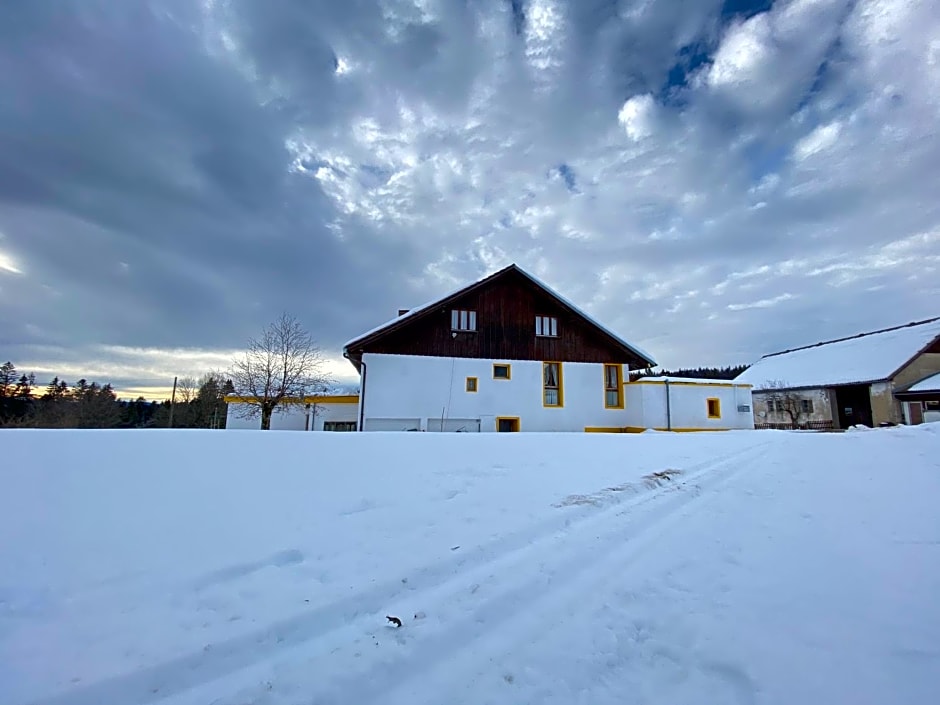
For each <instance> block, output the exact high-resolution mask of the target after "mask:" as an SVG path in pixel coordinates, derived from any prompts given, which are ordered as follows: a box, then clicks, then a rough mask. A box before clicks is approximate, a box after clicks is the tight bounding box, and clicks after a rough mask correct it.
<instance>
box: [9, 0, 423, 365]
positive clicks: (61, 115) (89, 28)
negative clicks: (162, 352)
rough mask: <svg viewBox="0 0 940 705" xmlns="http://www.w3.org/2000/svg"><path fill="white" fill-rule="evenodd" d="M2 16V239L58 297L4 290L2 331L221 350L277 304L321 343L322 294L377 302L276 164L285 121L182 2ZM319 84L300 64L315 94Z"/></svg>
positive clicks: (313, 197) (313, 190) (282, 165)
mask: <svg viewBox="0 0 940 705" xmlns="http://www.w3.org/2000/svg"><path fill="white" fill-rule="evenodd" d="M168 7H169V9H168ZM3 12H4V18H3V20H4V21H2V22H0V25H2V27H3V30H2V32H3V42H2V45H0V46H2V49H0V65H2V67H3V71H2V72H0V92H2V93H3V94H4V95H5V96H8V97H9V98H10V99H9V100H4V101H2V102H0V231H2V232H4V233H5V235H6V237H7V239H8V240H9V241H10V244H11V246H12V248H13V249H14V250H15V251H16V252H18V253H19V254H20V256H21V257H22V258H23V259H24V260H25V261H26V262H27V263H28V265H29V268H28V274H29V283H30V284H32V285H33V286H35V287H38V286H39V282H40V281H42V282H43V283H44V284H45V285H46V286H47V287H51V288H52V289H54V290H56V291H58V292H59V293H60V294H61V298H60V299H59V302H57V303H54V302H48V301H46V302H42V303H43V304H45V305H42V304H40V302H41V300H42V294H41V293H40V292H39V291H38V289H30V287H29V286H24V283H22V282H19V283H18V284H19V287H23V290H22V291H20V292H18V293H20V294H21V296H22V298H18V300H17V301H16V302H15V303H14V302H11V301H9V299H8V300H7V305H5V306H4V307H3V312H2V315H3V317H4V319H5V320H4V321H3V323H4V324H5V325H4V329H5V330H8V331H9V330H10V329H11V328H15V327H17V326H19V327H20V328H22V326H23V325H25V324H26V323H33V324H34V325H36V326H38V327H39V328H41V329H42V328H49V329H53V330H55V331H56V332H57V335H56V336H55V337H56V338H57V339H58V340H62V341H67V340H69V339H72V340H75V341H85V340H107V341H109V342H116V343H117V342H119V343H135V344H145V345H193V346H212V345H223V346H224V345H234V344H236V343H241V342H242V341H243V339H244V337H245V335H246V334H248V333H249V332H253V331H254V329H255V328H257V325H258V324H259V323H260V322H262V321H263V320H265V319H266V318H269V317H270V316H271V312H272V311H273V310H275V309H279V308H281V307H284V308H289V309H291V310H298V309H299V310H298V314H299V315H302V316H303V318H304V319H305V321H306V322H307V324H308V325H309V326H310V327H311V328H314V329H315V330H317V331H318V332H319V334H320V335H321V336H322V337H324V338H326V339H327V340H328V341H329V342H331V343H334V344H335V342H336V341H337V340H338V339H340V338H342V337H343V336H345V335H346V334H347V331H346V330H343V329H342V328H345V327H346V326H348V318H347V319H346V320H344V317H343V316H340V315H339V314H338V312H337V307H336V303H335V300H334V296H336V297H343V298H346V299H347V300H350V299H351V300H352V301H353V302H358V303H359V304H364V303H365V302H366V301H367V300H368V299H367V298H366V297H368V296H371V297H374V296H376V295H378V294H381V287H382V284H378V286H377V287H376V286H373V285H370V280H371V281H375V280H374V279H373V277H374V274H375V272H376V271H377V269H376V268H375V266H374V265H373V264H371V263H370V260H369V259H368V258H366V257H364V256H363V257H360V256H359V255H358V253H356V252H349V251H346V250H344V249H343V248H341V247H340V246H339V245H338V244H337V241H336V238H335V237H334V235H333V234H331V233H330V232H329V231H328V230H327V228H326V224H327V223H329V222H330V220H331V219H332V217H333V206H332V204H331V203H330V202H329V201H328V200H327V199H326V198H325V197H324V195H323V193H322V191H321V190H320V188H319V186H318V185H317V183H316V182H315V181H314V180H312V179H309V178H304V177H302V176H300V175H297V174H295V173H292V172H291V171H290V169H289V167H290V165H291V160H292V155H291V154H290V153H289V152H288V150H287V148H286V147H285V139H286V138H287V136H288V135H289V134H290V132H291V130H292V129H293V126H294V123H292V122H291V121H290V118H292V117H296V116H294V115H291V114H290V111H289V110H285V109H284V108H282V107H281V106H280V105H279V103H278V102H276V101H272V102H270V103H268V104H267V105H262V104H261V103H260V101H259V98H258V95H257V89H256V87H254V86H253V85H252V84H251V83H250V82H248V81H247V80H246V79H245V77H244V76H243V75H241V74H240V73H239V72H238V71H235V70H234V69H233V68H232V66H231V65H230V64H228V63H227V62H225V61H223V60H220V59H219V58H218V57H213V56H211V55H210V54H209V53H208V52H207V50H206V47H205V41H204V38H203V32H202V28H201V25H202V19H201V17H200V14H199V13H198V11H197V6H196V5H194V4H191V3H176V4H173V5H171V6H167V5H165V4H156V3H155V4H153V5H150V6H148V5H146V4H140V3H110V2H107V3H89V2H84V1H82V2H74V3H71V4H67V3H56V4H55V5H54V6H53V5H52V4H49V3H22V4H17V5H15V6H13V5H8V6H7V7H6V9H5V10H4V11H3ZM333 74H334V69H333V65H332V63H329V65H327V66H326V67H325V68H323V70H321V71H319V72H318V71H317V70H316V66H313V65H310V64H306V65H305V69H304V76H305V80H306V81H307V83H308V85H311V86H313V88H312V90H313V91H315V92H319V93H321V94H323V95H324V96H326V97H329V86H330V83H331V82H332V80H333ZM377 247H378V249H379V250H380V251H381V246H380V245H378V246H377ZM384 254H385V255H386V256H388V255H391V254H393V253H390V252H385V253H384ZM398 254H399V255H400V256H401V257H402V258H403V259H407V256H408V255H407V252H406V251H404V250H403V249H401V248H400V249H399V252H398ZM387 261H388V260H386V262H387ZM36 275H39V276H36ZM353 281H357V282H359V284H360V286H359V287H353V286H351V285H350V283H351V282H353ZM19 287H18V288H19ZM357 292H362V293H361V294H358V295H357ZM29 299H31V301H30V300H29ZM37 304H40V305H37ZM7 342H9V341H7Z"/></svg>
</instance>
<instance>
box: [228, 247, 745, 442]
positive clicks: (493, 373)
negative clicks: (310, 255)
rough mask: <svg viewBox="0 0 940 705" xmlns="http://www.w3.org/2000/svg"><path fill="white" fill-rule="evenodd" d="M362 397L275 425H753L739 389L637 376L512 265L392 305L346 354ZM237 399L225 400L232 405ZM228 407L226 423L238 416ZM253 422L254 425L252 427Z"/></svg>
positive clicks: (644, 361) (597, 329) (633, 366)
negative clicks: (417, 300)
mask: <svg viewBox="0 0 940 705" xmlns="http://www.w3.org/2000/svg"><path fill="white" fill-rule="evenodd" d="M343 355H344V356H345V357H346V358H347V359H348V360H349V361H350V362H351V363H352V365H353V366H354V367H355V368H356V370H357V371H358V373H359V379H360V393H359V395H358V397H356V398H355V403H356V406H355V416H353V415H352V414H351V411H352V408H353V407H352V403H346V405H341V404H339V403H337V402H331V401H330V400H329V399H328V398H320V400H319V407H320V409H322V410H323V412H324V413H326V414H328V415H329V416H328V417H324V418H329V420H330V421H332V420H336V421H337V422H339V420H340V416H339V415H341V417H342V423H343V424H344V425H343V426H342V428H341V429H340V428H338V427H336V426H334V425H332V424H330V423H329V422H328V421H324V422H323V423H321V422H320V421H319V420H316V419H317V418H318V417H317V415H316V414H313V416H312V418H313V419H315V420H314V421H311V420H310V417H311V411H316V410H315V409H313V406H312V404H310V405H307V404H305V405H300V406H295V407H292V408H290V409H289V410H288V411H287V413H286V414H281V416H283V417H286V418H285V419H281V420H277V416H278V415H277V414H276V415H275V418H273V419H272V428H296V429H306V430H360V431H431V432H440V431H452V432H517V431H522V432H526V431H576V432H610V433H624V432H637V431H643V430H646V429H661V430H673V431H706V430H728V429H739V428H753V426H754V417H753V413H752V410H751V394H750V387H748V386H747V385H746V384H742V383H739V382H731V381H725V382H717V381H710V380H689V379H666V378H649V377H647V378H643V379H640V380H638V381H633V382H631V381H630V373H631V372H635V371H638V370H649V369H650V368H652V367H653V366H655V364H656V363H655V361H654V359H653V358H652V356H651V355H650V354H649V353H647V352H645V351H644V350H642V349H640V348H639V347H637V346H636V345H635V344H632V343H629V342H627V341H626V340H625V339H624V338H622V337H621V336H619V335H618V334H616V333H614V332H612V331H611V330H610V329H609V328H607V327H605V326H604V325H602V324H601V323H599V322H598V321H596V320H595V319H593V318H591V317H590V316H588V315H587V314H586V313H584V312H583V311H582V310H580V309H579V308H577V307H576V306H575V305H574V304H573V303H572V302H570V301H569V300H567V299H565V298H564V297H562V296H561V295H559V294H558V293H556V292H555V291H553V290H552V289H551V288H549V287H548V286H547V285H546V284H544V283H543V282H541V281H539V280H538V279H536V278H535V277H533V276H532V275H531V274H529V273H528V272H526V271H524V270H523V269H521V268H520V267H518V266H516V265H510V266H509V267H506V268H504V269H502V270H499V271H498V272H496V273H494V274H491V275H490V276H488V277H486V278H484V279H481V280H479V281H477V282H474V283H471V284H469V285H467V286H464V287H462V288H460V289H458V290H457V291H454V292H452V293H451V294H448V295H447V296H444V297H442V298H440V299H438V300H436V301H432V302H430V303H428V304H425V305H423V306H419V307H417V308H413V309H410V310H408V309H400V310H398V315H396V316H395V317H394V318H392V319H391V320H389V321H387V322H386V323H384V324H382V325H380V326H378V327H376V328H374V329H372V330H370V331H368V332H366V333H363V334H361V335H359V336H357V337H355V338H353V339H352V340H350V341H349V342H347V343H346V345H345V346H344V348H343ZM233 401H234V400H233ZM237 407H238V404H237V403H236V404H232V405H230V411H229V418H230V419H232V418H234V417H236V416H237V415H238V408H237ZM253 424H254V425H253V426H252V427H257V421H254V422H253Z"/></svg>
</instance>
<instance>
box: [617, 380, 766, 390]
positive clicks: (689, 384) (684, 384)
mask: <svg viewBox="0 0 940 705" xmlns="http://www.w3.org/2000/svg"><path fill="white" fill-rule="evenodd" d="M624 384H662V385H665V384H666V383H665V382H660V381H659V380H647V379H638V380H636V381H635V382H624ZM669 386H670V387H725V388H728V387H730V388H736V387H737V388H740V389H751V388H752V387H753V386H754V385H753V384H732V383H730V382H728V383H725V382H718V383H712V384H709V383H706V382H670V383H669Z"/></svg>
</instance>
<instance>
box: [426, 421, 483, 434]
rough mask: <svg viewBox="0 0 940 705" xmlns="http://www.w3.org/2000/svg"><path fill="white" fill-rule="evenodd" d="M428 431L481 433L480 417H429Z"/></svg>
mask: <svg viewBox="0 0 940 705" xmlns="http://www.w3.org/2000/svg"><path fill="white" fill-rule="evenodd" d="M428 431H446V432H450V433H479V432H480V419H444V420H443V422H442V421H441V419H439V418H437V419H428Z"/></svg>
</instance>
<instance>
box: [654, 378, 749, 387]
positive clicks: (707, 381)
mask: <svg viewBox="0 0 940 705" xmlns="http://www.w3.org/2000/svg"><path fill="white" fill-rule="evenodd" d="M667 380H668V381H669V383H670V384H673V383H679V384H716V385H718V386H725V387H726V386H728V385H729V384H733V385H741V386H744V384H745V383H743V382H739V381H738V380H736V379H709V378H704V377H640V378H639V379H638V380H637V382H665V381H667Z"/></svg>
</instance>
